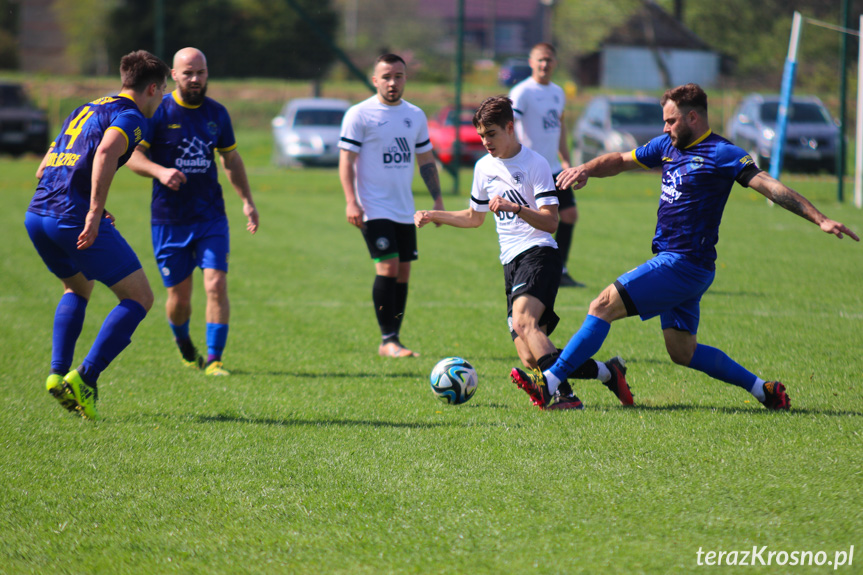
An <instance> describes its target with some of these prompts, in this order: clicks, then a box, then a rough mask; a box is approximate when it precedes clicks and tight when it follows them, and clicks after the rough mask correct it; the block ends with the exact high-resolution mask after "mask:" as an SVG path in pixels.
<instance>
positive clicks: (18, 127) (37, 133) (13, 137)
mask: <svg viewBox="0 0 863 575" xmlns="http://www.w3.org/2000/svg"><path fill="white" fill-rule="evenodd" d="M48 138H49V135H48V117H47V116H46V114H45V112H43V111H42V110H40V109H39V108H37V107H36V106H34V105H33V104H32V103H30V100H29V99H28V98H27V94H26V92H25V91H24V87H23V86H22V85H21V84H14V83H9V82H0V151H2V152H8V153H10V154H14V155H16V156H17V155H20V154H24V153H26V152H33V153H36V154H39V155H43V154H44V153H45V152H47V151H48Z"/></svg>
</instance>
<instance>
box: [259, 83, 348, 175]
mask: <svg viewBox="0 0 863 575" xmlns="http://www.w3.org/2000/svg"><path fill="white" fill-rule="evenodd" d="M349 107H350V103H349V102H348V101H347V100H340V99H335V98H297V99H296V100H291V101H289V102H288V103H286V104H285V106H284V107H283V108H282V111H281V113H280V114H279V115H278V116H276V117H275V118H273V121H272V126H273V163H274V164H276V165H277V166H312V165H314V166H336V165H338V163H339V146H338V143H339V133H340V130H341V126H342V118H343V117H344V115H345V111H346V110H347V109H348V108H349Z"/></svg>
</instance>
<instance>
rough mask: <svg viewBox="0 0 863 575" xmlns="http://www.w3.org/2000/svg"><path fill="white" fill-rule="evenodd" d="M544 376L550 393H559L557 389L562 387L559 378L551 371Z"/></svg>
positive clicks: (543, 373) (544, 373)
mask: <svg viewBox="0 0 863 575" xmlns="http://www.w3.org/2000/svg"><path fill="white" fill-rule="evenodd" d="M542 375H544V376H545V382H546V384H548V393H549V394H551V395H554V394H555V393H557V388H558V387H560V380H559V379H557V376H556V375H554V374H553V373H551V372H550V371H544V372H542Z"/></svg>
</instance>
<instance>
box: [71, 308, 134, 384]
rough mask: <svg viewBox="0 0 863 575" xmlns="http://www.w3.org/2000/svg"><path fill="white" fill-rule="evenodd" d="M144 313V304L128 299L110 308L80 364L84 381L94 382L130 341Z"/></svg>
mask: <svg viewBox="0 0 863 575" xmlns="http://www.w3.org/2000/svg"><path fill="white" fill-rule="evenodd" d="M146 315H147V310H145V309H144V306H142V305H141V304H139V303H138V302H136V301H134V300H130V299H124V300H122V301H121V302H120V303H118V304H117V306H116V307H115V308H114V309H112V310H111V313H109V314H108V317H106V318H105V323H103V324H102V328H101V329H100V330H99V334H98V335H97V336H96V341H94V342H93V347H91V348H90V352H89V353H88V354H87V357H85V358H84V362H83V363H82V364H81V368H82V371H83V372H82V373H81V377H82V379H84V381H85V382H87V383H88V384H90V385H93V384H95V383H96V380H97V379H99V375H101V373H102V372H103V371H105V368H107V367H108V364H110V363H111V362H112V361H114V359H115V358H116V357H117V356H118V355H120V352H121V351H123V350H124V349H126V346H128V345H129V344H130V343H132V334H133V333H135V329H136V328H137V327H138V324H139V323H141V321H142V320H143V319H144V317H145V316H146Z"/></svg>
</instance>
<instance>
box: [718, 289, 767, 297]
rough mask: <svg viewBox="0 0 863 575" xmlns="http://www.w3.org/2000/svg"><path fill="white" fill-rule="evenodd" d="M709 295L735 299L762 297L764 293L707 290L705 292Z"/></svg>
mask: <svg viewBox="0 0 863 575" xmlns="http://www.w3.org/2000/svg"><path fill="white" fill-rule="evenodd" d="M707 293H708V294H710V295H718V296H724V297H728V296H736V297H764V292H758V291H731V290H721V289H718V290H714V289H712V290H709V291H708V292H707Z"/></svg>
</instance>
